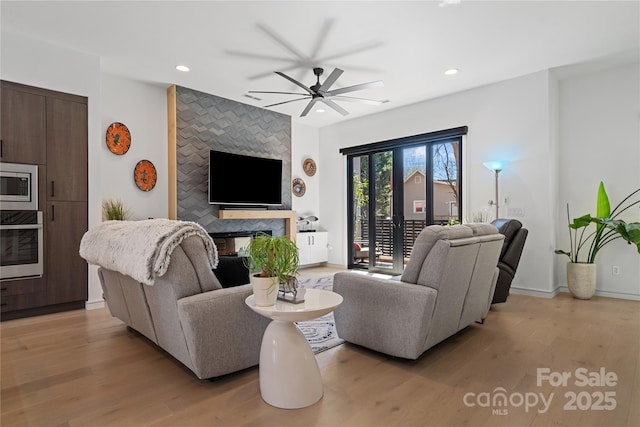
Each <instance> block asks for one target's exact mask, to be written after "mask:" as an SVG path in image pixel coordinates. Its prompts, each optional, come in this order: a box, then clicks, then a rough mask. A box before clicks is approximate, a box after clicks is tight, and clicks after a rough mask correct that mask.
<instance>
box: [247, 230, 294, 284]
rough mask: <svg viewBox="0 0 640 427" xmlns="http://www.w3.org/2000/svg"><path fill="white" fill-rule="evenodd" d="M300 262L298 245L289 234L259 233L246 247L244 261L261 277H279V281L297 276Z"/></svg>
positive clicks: (252, 271)
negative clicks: (271, 234)
mask: <svg viewBox="0 0 640 427" xmlns="http://www.w3.org/2000/svg"><path fill="white" fill-rule="evenodd" d="M298 262H299V258H298V247H297V246H296V243H295V242H294V241H293V240H291V239H290V238H289V237H288V236H269V235H268V234H265V233H258V234H257V235H256V236H255V237H253V238H252V239H251V242H250V243H249V245H247V247H246V249H245V258H244V263H245V265H246V266H247V267H248V268H249V271H251V273H252V274H256V275H258V276H260V277H277V278H278V280H277V283H285V282H287V281H288V280H290V279H291V278H292V277H295V275H296V274H297V273H298ZM274 284H275V282H274Z"/></svg>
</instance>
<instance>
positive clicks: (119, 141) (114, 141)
mask: <svg viewBox="0 0 640 427" xmlns="http://www.w3.org/2000/svg"><path fill="white" fill-rule="evenodd" d="M106 140H107V147H109V151H111V152H112V153H113V154H117V155H118V156H121V155H123V154H125V153H126V152H127V151H129V147H131V132H129V128H127V127H126V126H125V125H123V124H122V123H119V122H113V123H111V124H110V125H109V127H108V128H107V136H106Z"/></svg>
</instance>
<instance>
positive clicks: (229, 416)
mask: <svg viewBox="0 0 640 427" xmlns="http://www.w3.org/2000/svg"><path fill="white" fill-rule="evenodd" d="M334 271H335V269H321V268H320V269H318V268H315V269H305V270H303V271H302V275H303V277H305V276H313V275H316V276H319V275H326V274H330V273H333V272H334ZM1 332H2V390H1V392H2V400H1V403H2V418H1V420H0V421H1V424H2V426H103V425H105V426H172V427H173V426H279V427H280V426H356V427H359V426H362V427H368V426H502V425H504V426H638V425H640V359H639V350H640V303H639V302H634V301H622V300H614V299H607V298H599V297H595V298H593V299H592V300H590V301H580V300H575V299H572V298H571V297H570V296H568V295H567V294H561V295H559V296H557V297H556V298H554V299H541V298H535V297H528V296H520V295H512V296H510V297H509V299H508V301H507V303H506V304H500V305H496V306H494V309H493V310H492V311H491V313H490V314H489V316H488V318H487V320H486V321H485V323H484V325H478V324H475V325H473V326H471V327H469V328H467V329H465V330H464V331H462V332H461V333H459V334H457V335H456V336H454V337H452V338H450V339H449V340H447V341H445V342H444V343H442V344H440V345H438V346H436V347H434V348H432V349H430V350H429V351H427V352H426V353H425V354H423V355H422V357H421V358H420V359H418V360H417V361H406V360H400V359H394V358H390V357H388V356H385V355H382V354H378V353H374V352H371V351H368V350H366V349H363V348H360V347H357V346H354V345H351V344H344V345H341V346H338V347H336V348H334V349H331V350H329V351H326V352H324V353H320V354H318V355H317V360H318V363H319V365H320V368H321V371H322V376H323V380H324V385H325V392H324V397H323V399H322V400H320V401H319V402H318V403H316V404H315V405H313V406H311V407H309V408H305V409H299V410H283V409H276V408H273V407H271V406H269V405H267V404H266V403H264V402H263V401H262V399H261V398H260V391H259V383H258V368H252V369H248V370H246V371H243V372H239V373H236V374H232V375H229V376H226V377H223V378H219V379H217V380H215V381H200V380H197V379H196V378H195V377H194V376H193V375H192V374H191V373H190V372H189V371H188V370H186V368H183V367H182V366H181V365H180V364H179V363H177V362H176V361H174V360H173V359H172V358H171V357H169V356H167V355H166V354H165V353H163V352H161V351H159V350H158V349H157V348H155V347H154V346H153V345H152V344H150V343H149V342H148V341H146V340H145V339H143V338H141V337H140V336H139V335H137V334H135V333H132V332H130V331H128V330H127V329H126V328H125V327H124V326H123V324H122V323H121V322H120V321H119V320H117V319H114V318H112V317H111V316H110V315H109V313H108V311H107V309H98V310H91V311H84V310H81V311H73V312H66V313H59V314H54V315H46V316H40V317H34V318H29V319H20V320H12V321H6V322H3V323H2V324H1ZM539 368H540V369H544V368H548V369H549V371H550V372H554V373H556V372H557V373H562V372H568V373H570V374H571V378H570V379H569V380H568V382H567V385H566V386H563V385H556V386H555V387H553V386H551V385H550V384H549V383H548V382H547V381H545V382H543V384H541V385H537V370H538V369H539ZM578 368H585V370H586V372H599V371H600V369H601V368H603V369H604V370H605V371H606V372H612V373H615V374H616V375H617V381H616V385H614V386H596V385H589V386H584V387H579V386H576V385H575V384H574V383H575V381H576V380H577V379H579V378H576V376H575V374H576V369H578ZM499 387H501V388H503V389H504V393H505V394H506V396H507V397H508V398H509V399H511V401H510V403H508V404H507V406H504V407H498V406H487V405H485V406H478V405H477V403H483V402H484V400H483V398H486V397H487V396H490V397H493V396H494V395H496V394H499V392H500V391H501V389H498V390H496V388H499ZM572 392H573V393H576V397H578V401H577V404H580V405H581V406H583V407H585V408H586V407H591V404H593V403H597V402H596V401H597V400H600V403H601V404H602V406H609V407H612V406H615V408H614V409H613V410H588V409H584V410H580V409H576V410H569V409H567V408H565V406H566V405H567V404H569V405H570V404H571V402H570V395H569V394H570V393H572ZM605 392H608V393H607V396H608V397H607V400H606V401H603V400H602V399H599V396H605ZM612 392H613V393H614V395H612V394H611V393H612ZM551 393H553V398H552V400H551V403H550V404H549V405H548V409H547V410H546V411H545V410H544V406H543V404H542V403H538V404H537V405H533V406H532V407H531V408H529V409H528V410H526V409H525V407H524V406H522V405H520V398H521V397H522V398H528V399H531V400H530V401H531V402H532V403H533V400H532V399H533V396H534V394H535V395H536V396H540V395H541V394H542V395H543V396H544V398H545V399H549V396H550V395H551ZM567 393H569V394H567ZM465 397H466V402H467V403H468V404H469V405H466V404H465ZM612 399H613V400H612ZM471 404H476V406H473V407H471V406H470V405H471ZM587 405H588V406H587ZM494 410H495V411H494ZM499 410H501V411H502V412H501V413H502V415H500V414H499ZM505 411H506V412H507V413H506V414H505Z"/></svg>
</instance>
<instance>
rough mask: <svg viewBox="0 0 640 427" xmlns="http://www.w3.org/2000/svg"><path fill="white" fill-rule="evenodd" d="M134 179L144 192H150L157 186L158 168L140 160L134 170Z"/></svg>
mask: <svg viewBox="0 0 640 427" xmlns="http://www.w3.org/2000/svg"><path fill="white" fill-rule="evenodd" d="M133 179H134V180H135V181H136V185H137V186H138V188H139V189H141V190H142V191H150V190H152V189H153V187H155V186H156V181H157V179H158V175H157V173H156V167H155V166H154V165H153V163H151V162H150V161H149V160H140V161H139V162H138V164H136V167H135V169H134V170H133Z"/></svg>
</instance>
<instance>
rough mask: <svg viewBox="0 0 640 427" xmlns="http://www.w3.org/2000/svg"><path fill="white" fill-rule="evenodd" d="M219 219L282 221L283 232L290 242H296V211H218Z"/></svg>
mask: <svg viewBox="0 0 640 427" xmlns="http://www.w3.org/2000/svg"><path fill="white" fill-rule="evenodd" d="M218 218H220V219H284V225H285V231H286V233H287V236H289V237H290V238H291V240H293V241H295V240H296V211H285V210H282V211H269V210H240V209H238V210H236V209H227V210H224V209H220V211H219V212H218Z"/></svg>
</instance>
